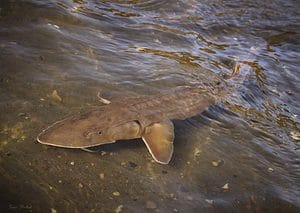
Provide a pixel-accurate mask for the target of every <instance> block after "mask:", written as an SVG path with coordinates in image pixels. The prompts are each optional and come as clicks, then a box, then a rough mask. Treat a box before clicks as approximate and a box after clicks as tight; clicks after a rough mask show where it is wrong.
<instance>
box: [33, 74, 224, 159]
mask: <svg viewBox="0 0 300 213" xmlns="http://www.w3.org/2000/svg"><path fill="white" fill-rule="evenodd" d="M226 83H227V82H225V81H224V80H223V79H221V78H219V77H218V78H216V79H214V80H213V81H212V82H209V83H208V82H204V83H201V84H198V85H195V86H192V87H181V88H177V89H174V90H172V91H169V92H166V93H163V94H159V95H153V96H141V97H135V98H126V97H123V98H121V99H119V100H117V101H112V102H111V103H109V104H107V105H103V106H99V107H98V108H97V109H94V110H91V111H89V112H86V113H83V114H77V115H75V116H72V117H69V118H66V119H64V120H62V121H58V122H56V123H54V124H53V125H51V126H50V127H48V128H47V129H45V130H44V131H43V132H41V133H40V134H39V135H38V137H37V140H38V142H40V143H42V144H47V145H52V146H57V147H66V148H88V147H93V146H98V145H101V144H108V143H114V142H116V141H118V140H129V139H135V138H142V139H143V141H144V142H145V144H146V146H147V148H148V150H149V152H150V153H151V155H152V157H153V159H154V160H155V161H156V162H158V163H161V164H168V163H169V161H170V159H171V157H172V154H173V140H174V126H173V123H172V121H171V120H174V119H179V120H184V119H186V118H190V117H192V116H195V115H197V114H199V113H201V112H202V111H204V110H205V109H206V108H208V107H209V106H210V105H212V104H214V103H215V102H216V101H217V99H218V98H220V97H221V96H222V95H225V94H226V93H227V92H228V91H227V88H228V87H227V86H226ZM226 91H227V92H226Z"/></svg>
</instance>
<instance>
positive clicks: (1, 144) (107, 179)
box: [0, 0, 300, 212]
mask: <svg viewBox="0 0 300 213" xmlns="http://www.w3.org/2000/svg"><path fill="white" fill-rule="evenodd" d="M299 11H300V3H299V1H292V0H288V1H283V0H276V1H231V2H223V1H217V0H216V1H192V0H190V1H176V2H175V1H165V0H163V1H161V0H160V1H156V0H150V1H146V0H145V1H138V0H136V1H133V0H131V1H129V0H128V1H117V0H116V1H109V0H107V1H96V0H94V1H92V0H85V1H83V0H73V1H67V0H61V1H55V0H49V1H34V0H24V1H12V0H11V1H9V0H2V1H1V2H0V77H1V78H0V85H1V86H0V90H1V93H0V109H1V114H0V121H1V123H0V125H1V132H0V156H1V158H0V174H1V175H0V199H1V210H2V211H14V212H20V211H24V212H141V211H148V212H152V211H153V212H199V211H205V212H216V211H218V212H219V211H221V212H240V211H246V212H274V211H276V212H283V211H284V212H297V211H299V209H300V201H299V198H300V184H299V178H300V164H299V163H300V157H299V140H300V130H299V129H300V125H299V123H300V118H299V114H300V102H299V100H300V95H299V94H300V88H299V83H300V81H299V78H300V72H299V66H300V62H299V55H300V54H299V45H300V43H299V41H300V36H299V33H300V28H299V23H300V18H299V17H300V16H299V15H300V14H299V13H300V12H299ZM236 62H239V63H241V64H243V65H242V68H241V70H240V72H239V75H238V76H237V77H236V78H235V79H232V80H230V81H229V84H231V86H232V87H233V88H235V89H234V91H233V92H232V93H231V94H230V95H228V97H227V98H226V99H223V100H222V101H220V102H218V103H217V104H216V105H214V106H211V107H210V108H209V109H208V110H206V111H205V112H203V113H201V114H200V113H199V115H197V116H195V117H192V118H188V119H186V120H184V121H175V141H174V143H175V151H174V155H173V158H172V160H171V162H170V164H169V165H159V164H157V163H155V162H154V161H153V160H152V159H151V156H150V154H149V153H148V151H147V149H146V147H145V145H144V144H143V142H142V141H141V140H133V141H124V142H120V143H115V144H111V145H105V146H103V147H101V150H100V151H99V152H97V153H88V152H84V151H81V150H76V149H63V148H55V147H49V146H45V145H41V144H39V143H37V142H36V136H37V135H38V133H39V132H41V130H43V129H44V128H45V127H47V126H48V125H49V124H51V123H53V122H55V121H56V120H59V119H61V118H64V117H66V116H68V115H71V114H73V113H76V112H78V111H81V110H86V109H87V108H91V107H95V106H100V105H101V103H100V102H99V100H98V98H97V93H98V92H99V91H101V94H102V96H104V97H105V98H107V99H114V98H118V97H124V96H136V95H148V94H149V95H150V94H151V95H153V94H157V93H163V92H165V91H169V90H171V89H174V88H176V87H180V86H183V85H193V84H195V83H197V81H202V82H203V81H208V82H209V81H211V80H212V79H213V78H214V76H215V75H217V74H219V73H224V74H227V75H229V74H230V73H231V71H232V68H233V66H234V64H235V63H236ZM204 70H205V72H207V70H209V74H205V75H204V77H203V72H204Z"/></svg>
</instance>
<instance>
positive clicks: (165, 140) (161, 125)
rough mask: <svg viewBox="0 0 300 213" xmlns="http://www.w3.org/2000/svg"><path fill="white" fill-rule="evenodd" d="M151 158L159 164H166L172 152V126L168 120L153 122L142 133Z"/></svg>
mask: <svg viewBox="0 0 300 213" xmlns="http://www.w3.org/2000/svg"><path fill="white" fill-rule="evenodd" d="M142 138H143V141H144V142H145V144H146V146H147V148H148V150H149V152H150V153H151V155H152V157H153V159H154V160H155V161H156V162H158V163H161V164H168V163H169V162H170V160H171V158H172V154H173V140H174V126H173V123H172V122H171V121H170V120H164V121H162V122H157V123H153V124H151V125H150V126H147V127H146V128H145V131H144V133H143V134H142Z"/></svg>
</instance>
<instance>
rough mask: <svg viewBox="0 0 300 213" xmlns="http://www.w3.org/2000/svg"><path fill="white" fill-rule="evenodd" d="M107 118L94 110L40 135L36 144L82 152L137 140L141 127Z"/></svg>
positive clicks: (67, 119)
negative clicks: (89, 148) (110, 144)
mask: <svg viewBox="0 0 300 213" xmlns="http://www.w3.org/2000/svg"><path fill="white" fill-rule="evenodd" d="M109 115H110V113H108V114H105V113H104V111H99V110H98V111H92V112H88V113H84V114H80V115H76V116H73V117H70V118H66V119H64V120H62V121H58V122H56V123H54V124H53V125H51V126H50V127H48V128H47V129H45V130H44V131H43V132H41V133H40V134H39V136H38V137H37V141H38V142H40V143H42V144H47V145H52V146H58V147H66V148H86V147H92V146H98V145H101V144H108V143H113V142H115V141H116V140H126V139H134V138H139V137H140V135H141V125H140V123H139V122H138V121H137V120H133V119H131V120H130V119H128V120H125V119H122V120H120V119H118V116H114V117H113V116H109Z"/></svg>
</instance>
